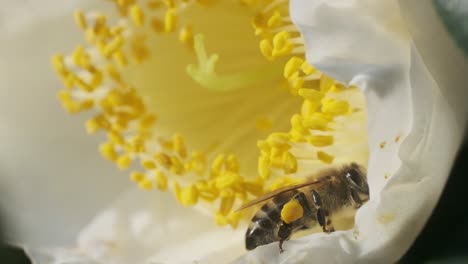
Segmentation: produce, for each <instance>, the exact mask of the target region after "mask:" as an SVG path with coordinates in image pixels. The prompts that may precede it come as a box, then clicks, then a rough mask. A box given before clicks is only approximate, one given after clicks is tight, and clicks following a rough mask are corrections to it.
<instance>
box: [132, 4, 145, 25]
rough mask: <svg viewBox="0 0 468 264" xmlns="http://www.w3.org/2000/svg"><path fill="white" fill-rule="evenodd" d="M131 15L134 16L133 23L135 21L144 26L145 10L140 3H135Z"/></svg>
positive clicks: (136, 23)
mask: <svg viewBox="0 0 468 264" xmlns="http://www.w3.org/2000/svg"><path fill="white" fill-rule="evenodd" d="M130 17H131V18H132V21H133V23H135V25H136V26H139V27H141V26H143V24H144V21H145V16H144V13H143V11H142V10H141V8H140V7H139V6H138V5H134V6H132V7H131V8H130Z"/></svg>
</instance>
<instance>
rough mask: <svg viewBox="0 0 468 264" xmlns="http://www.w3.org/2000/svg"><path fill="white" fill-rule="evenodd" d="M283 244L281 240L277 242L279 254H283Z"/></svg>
mask: <svg viewBox="0 0 468 264" xmlns="http://www.w3.org/2000/svg"><path fill="white" fill-rule="evenodd" d="M283 242H284V240H282V239H281V240H280V241H279V250H280V254H281V253H283V252H284V249H283Z"/></svg>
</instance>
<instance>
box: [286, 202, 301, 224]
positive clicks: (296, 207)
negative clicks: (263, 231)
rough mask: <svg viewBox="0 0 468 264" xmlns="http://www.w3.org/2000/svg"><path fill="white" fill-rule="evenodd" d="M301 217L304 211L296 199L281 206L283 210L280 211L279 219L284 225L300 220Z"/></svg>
mask: <svg viewBox="0 0 468 264" xmlns="http://www.w3.org/2000/svg"><path fill="white" fill-rule="evenodd" d="M303 215H304V209H303V208H302V206H301V204H300V203H299V202H298V201H297V200H296V199H293V200H291V201H289V202H288V203H286V204H285V205H284V206H283V209H281V219H282V220H283V221H284V222H285V223H286V224H289V223H291V222H294V221H296V220H298V219H300V218H301V217H302V216H303Z"/></svg>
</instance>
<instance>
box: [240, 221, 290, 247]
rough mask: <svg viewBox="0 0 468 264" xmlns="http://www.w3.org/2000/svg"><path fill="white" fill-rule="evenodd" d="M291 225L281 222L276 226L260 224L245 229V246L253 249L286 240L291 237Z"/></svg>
mask: <svg viewBox="0 0 468 264" xmlns="http://www.w3.org/2000/svg"><path fill="white" fill-rule="evenodd" d="M292 232H293V230H292V226H291V225H289V224H286V223H282V224H280V225H279V226H277V228H274V227H271V228H264V227H262V226H261V225H258V224H257V225H255V226H252V227H249V229H247V233H246V234H245V247H246V248H247V250H252V249H255V248H256V247H259V246H263V245H266V244H270V243H273V242H278V241H286V240H288V239H289V238H290V237H291V234H292Z"/></svg>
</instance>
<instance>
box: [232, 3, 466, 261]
mask: <svg viewBox="0 0 468 264" xmlns="http://www.w3.org/2000/svg"><path fill="white" fill-rule="evenodd" d="M428 3H430V2H428ZM419 4H420V3H419V2H418V4H413V5H411V4H407V5H403V6H402V7H403V8H408V10H406V11H405V13H407V14H414V13H417V12H418V13H419V14H424V15H426V12H422V11H421V9H420V5H419ZM426 7H427V6H426ZM409 8H413V9H409ZM430 11H431V12H432V13H433V11H432V10H430ZM291 14H292V18H293V20H294V21H295V22H296V23H297V24H298V26H299V27H300V29H301V30H302V32H303V34H304V37H305V40H306V48H307V58H308V61H309V62H310V63H311V64H313V65H314V66H316V67H317V68H319V69H320V70H323V71H324V72H325V73H327V74H329V75H331V76H332V77H334V78H337V79H338V80H340V81H343V82H346V83H351V84H357V85H359V86H360V87H361V88H362V89H363V91H364V93H365V95H366V97H367V100H368V113H369V146H370V150H371V151H370V161H369V168H368V169H369V170H368V178H369V185H370V191H371V200H370V201H369V202H368V203H367V204H365V205H364V206H363V207H362V208H361V209H360V210H359V211H358V214H357V216H356V226H355V228H354V229H353V230H350V231H345V232H335V233H333V234H331V235H327V234H317V235H312V236H309V237H305V238H302V239H299V240H296V241H289V242H287V243H286V246H285V247H286V252H285V253H283V254H281V255H279V253H278V248H277V245H276V244H273V245H268V246H265V247H261V248H258V249H257V250H255V251H254V252H251V253H249V254H247V255H246V256H244V257H243V258H240V259H239V260H238V261H237V262H238V263H247V262H248V263H260V262H267V263H296V262H301V261H306V262H312V261H314V262H317V263H394V262H396V261H397V260H398V258H400V257H401V256H402V255H403V254H404V252H405V251H406V250H407V249H408V247H409V246H410V245H411V243H412V242H413V241H414V239H415V237H416V236H417V234H418V233H419V231H420V230H421V228H422V227H423V225H424V223H425V222H426V220H427V219H428V217H429V215H430V213H431V211H432V209H433V208H434V206H435V204H436V202H437V199H438V198H439V196H440V194H441V191H442V189H443V186H444V184H445V182H446V180H447V177H448V174H449V172H450V168H451V166H452V163H453V160H454V157H455V155H456V153H457V151H458V149H459V146H460V144H461V141H462V138H463V134H464V129H465V127H466V121H467V115H466V114H467V107H466V104H465V105H462V104H459V103H457V102H459V101H460V100H462V99H458V100H457V98H467V95H468V94H467V91H468V90H467V89H454V88H453V85H454V84H458V85H460V86H462V85H461V84H462V83H463V84H464V83H466V82H467V81H468V79H467V77H466V74H465V76H463V77H464V78H463V79H461V78H460V76H461V75H458V76H456V77H457V79H456V82H455V80H454V79H451V78H450V76H451V75H450V74H449V73H448V71H449V69H453V68H454V67H455V68H457V67H461V68H462V69H463V71H462V72H465V73H466V72H467V71H466V69H467V68H466V62H463V61H461V62H460V60H459V59H458V60H455V61H454V62H457V65H456V66H455V65H452V66H451V67H450V68H442V69H441V68H440V67H437V66H438V62H439V59H441V57H442V56H443V55H441V56H433V57H431V58H430V59H432V63H430V64H428V65H429V70H430V71H428V69H427V68H426V66H425V64H424V63H425V62H426V60H424V62H423V60H422V59H421V57H420V55H419V54H420V53H419V51H418V50H417V48H416V46H415V45H414V44H413V43H412V40H411V35H410V32H409V31H407V29H406V25H405V23H406V21H404V20H403V18H402V16H401V14H400V6H399V5H398V3H397V2H395V1H364V0H359V1H329V0H326V1H310V0H293V1H292V2H291ZM419 18H421V17H419ZM428 20H430V19H428ZM432 21H436V19H435V18H434V19H432ZM411 22H414V23H416V22H420V21H411ZM419 25H422V24H419ZM423 29H425V30H432V29H433V28H432V27H429V26H428V25H427V24H424V28H423ZM439 29H440V25H439ZM439 31H440V30H439ZM426 32H427V33H426V34H427V35H430V34H432V33H434V32H432V31H426ZM439 33H441V34H444V33H445V32H443V31H441V32H439ZM431 39H432V38H431ZM449 44H450V45H449ZM449 44H447V45H446V46H443V48H444V50H445V49H453V48H454V46H453V44H452V43H449ZM418 47H419V46H418ZM439 48H440V47H439ZM439 50H440V49H439ZM451 52H452V54H453V51H451ZM421 54H422V55H427V54H426V53H425V52H422V53H421ZM461 57H462V55H461V54H460V58H461ZM423 58H424V59H426V58H425V57H423ZM442 61H444V60H441V62H442ZM433 76H434V77H433ZM434 78H435V80H436V81H437V82H436V81H434ZM445 95H450V96H445ZM396 139H398V140H396ZM384 141H385V142H386V143H387V144H386V147H385V148H384V149H381V148H380V147H379V145H380V143H381V142H384ZM395 141H398V142H395ZM386 175H387V176H388V177H389V179H388V180H387V179H386V177H385V176H386Z"/></svg>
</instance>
